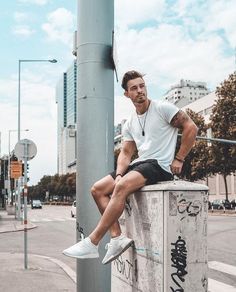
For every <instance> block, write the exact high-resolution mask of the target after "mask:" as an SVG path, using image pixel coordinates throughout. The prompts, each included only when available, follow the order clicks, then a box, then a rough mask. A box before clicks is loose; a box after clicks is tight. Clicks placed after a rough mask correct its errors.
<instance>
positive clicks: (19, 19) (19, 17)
mask: <svg viewBox="0 0 236 292" xmlns="http://www.w3.org/2000/svg"><path fill="white" fill-rule="evenodd" d="M13 17H14V20H15V21H16V22H22V21H24V20H26V19H28V17H29V15H28V14H27V13H25V12H18V11H15V12H14V15H13Z"/></svg>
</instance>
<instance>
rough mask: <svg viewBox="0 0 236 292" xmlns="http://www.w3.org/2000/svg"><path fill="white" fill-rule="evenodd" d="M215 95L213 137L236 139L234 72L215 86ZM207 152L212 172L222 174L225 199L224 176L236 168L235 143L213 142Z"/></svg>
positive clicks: (212, 124) (212, 119) (212, 120)
mask: <svg viewBox="0 0 236 292" xmlns="http://www.w3.org/2000/svg"><path fill="white" fill-rule="evenodd" d="M216 95H217V97H218V99H217V101H216V103H215V104H214V107H213V110H212V115H211V117H210V120H211V122H210V126H211V128H212V133H213V137H214V138H223V139H227V140H234V141H236V72H234V73H233V74H231V75H230V76H229V77H228V79H226V80H225V81H224V82H222V83H221V85H220V86H219V87H217V89H216ZM209 154H210V162H209V166H210V171H211V173H212V174H216V173H219V174H222V175H223V177H224V181H225V188H226V199H227V198H228V188H227V183H226V176H227V175H229V174H231V173H233V172H235V170H236V146H235V144H226V143H213V144H212V147H211V150H210V153H209Z"/></svg>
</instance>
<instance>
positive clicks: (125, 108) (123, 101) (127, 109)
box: [114, 96, 134, 125]
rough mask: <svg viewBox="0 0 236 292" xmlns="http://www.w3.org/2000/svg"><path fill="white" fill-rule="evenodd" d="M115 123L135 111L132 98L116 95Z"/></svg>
mask: <svg viewBox="0 0 236 292" xmlns="http://www.w3.org/2000/svg"><path fill="white" fill-rule="evenodd" d="M114 109H115V125H117V124H118V123H120V122H121V121H122V120H124V119H127V118H128V117H129V115H130V114H131V112H133V111H134V105H133V104H132V102H131V100H130V99H129V98H127V97H125V96H116V97H115V102H114Z"/></svg>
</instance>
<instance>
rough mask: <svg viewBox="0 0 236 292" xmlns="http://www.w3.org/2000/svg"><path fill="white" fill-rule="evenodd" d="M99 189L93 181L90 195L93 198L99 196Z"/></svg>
mask: <svg viewBox="0 0 236 292" xmlns="http://www.w3.org/2000/svg"><path fill="white" fill-rule="evenodd" d="M100 193H101V192H100V191H99V188H98V186H97V184H96V183H95V184H94V185H93V186H92V187H91V194H92V196H93V197H94V199H95V198H98V197H99V196H100Z"/></svg>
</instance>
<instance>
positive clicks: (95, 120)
mask: <svg viewBox="0 0 236 292" xmlns="http://www.w3.org/2000/svg"><path fill="white" fill-rule="evenodd" d="M113 28H114V0H100V1H97V0H86V1H84V0H78V30H77V31H78V44H77V45H78V46H77V47H78V50H77V70H78V79H77V80H78V83H77V84H78V97H77V101H78V102H77V109H78V114H77V129H78V132H77V133H78V135H77V174H76V175H77V177H76V181H77V188H76V189H77V191H76V200H77V214H78V216H77V218H76V221H77V222H76V224H77V225H76V226H77V240H79V239H80V238H81V237H82V236H88V235H89V233H90V232H91V231H92V230H93V229H94V227H95V226H96V224H97V222H98V220H99V219H100V216H101V215H100V214H99V212H98V209H97V206H96V204H95V202H94V200H93V198H92V196H91V194H90V188H91V186H92V185H93V183H94V182H95V181H96V180H98V179H100V178H102V177H103V176H105V175H107V174H108V172H110V171H112V170H113V167H114V165H113V150H114V73H113V65H112V62H111V44H112V32H113ZM107 241H108V238H104V239H103V240H102V241H101V242H100V245H99V253H100V258H99V259H87V260H77V291H78V292H91V291H93V292H95V291H96V292H110V290H111V274H110V265H106V266H103V265H102V263H101V261H102V258H103V256H104V255H105V243H106V242H107Z"/></svg>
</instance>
